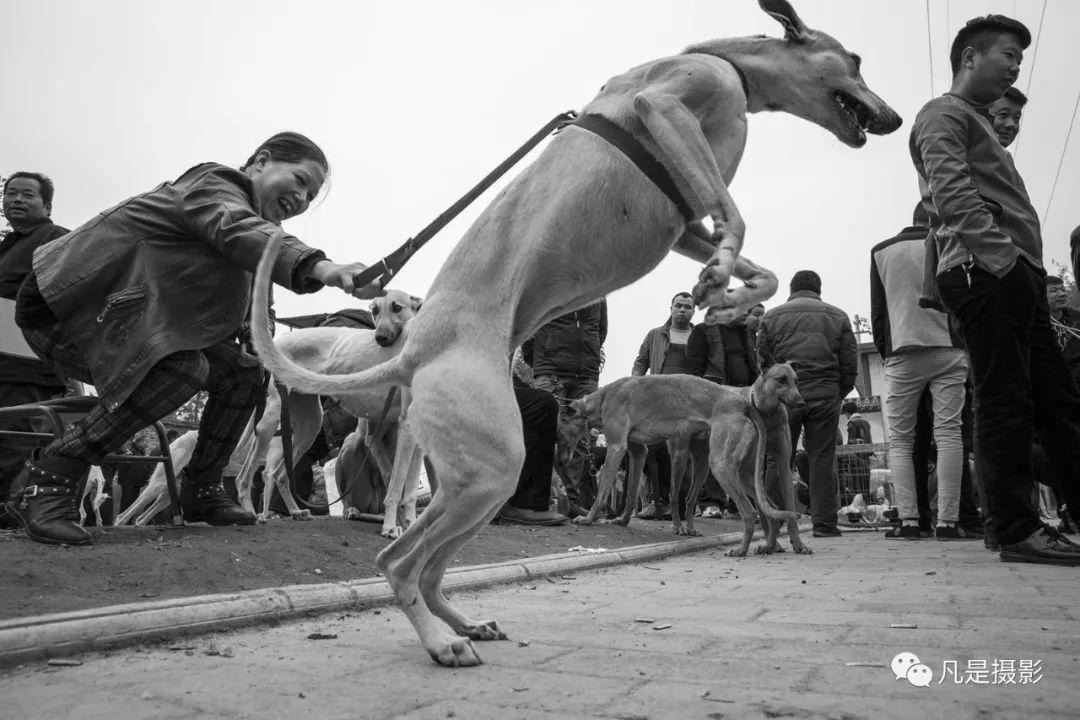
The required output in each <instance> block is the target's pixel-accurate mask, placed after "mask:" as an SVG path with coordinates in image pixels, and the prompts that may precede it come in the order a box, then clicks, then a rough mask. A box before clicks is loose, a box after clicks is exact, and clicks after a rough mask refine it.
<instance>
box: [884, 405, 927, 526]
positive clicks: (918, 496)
mask: <svg viewBox="0 0 1080 720" xmlns="http://www.w3.org/2000/svg"><path fill="white" fill-rule="evenodd" d="M933 439H934V400H933V398H932V397H930V388H927V389H926V390H925V391H923V394H922V397H921V398H920V399H919V411H918V415H917V417H916V420H915V446H914V447H913V448H912V450H911V463H912V467H913V470H914V474H915V504H916V506H917V507H918V510H919V513H918V514H919V529H921V530H925V531H927V532H930V531H932V530H933V527H934V522H933V520H934V518H933V512H932V510H931V508H930V443H931V441H932V440H933ZM889 470H890V474H891V472H892V468H891V467H890V468H889ZM894 487H895V486H894Z"/></svg>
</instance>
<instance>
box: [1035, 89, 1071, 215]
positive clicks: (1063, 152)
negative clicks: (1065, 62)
mask: <svg viewBox="0 0 1080 720" xmlns="http://www.w3.org/2000/svg"><path fill="white" fill-rule="evenodd" d="M1077 109H1080V90H1077V91H1076V102H1075V103H1073V111H1072V118H1071V119H1070V120H1069V131H1068V132H1067V133H1065V147H1063V148H1062V149H1061V157H1060V158H1058V166H1057V172H1055V173H1054V184H1053V185H1051V186H1050V199H1049V200H1047V201H1046V212H1044V213H1043V216H1042V221H1043V227H1045V226H1046V219H1047V218H1048V217H1050V207H1051V205H1053V204H1054V192H1055V191H1056V190H1057V185H1058V179H1060V178H1061V166H1062V165H1064V164H1065V155H1066V153H1067V152H1068V150H1069V138H1071V137H1072V131H1073V126H1074V125H1076V111H1077Z"/></svg>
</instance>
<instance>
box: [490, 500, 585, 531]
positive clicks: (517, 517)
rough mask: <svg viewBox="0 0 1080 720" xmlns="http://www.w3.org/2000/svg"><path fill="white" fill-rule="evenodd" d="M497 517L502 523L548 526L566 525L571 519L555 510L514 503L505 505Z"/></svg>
mask: <svg viewBox="0 0 1080 720" xmlns="http://www.w3.org/2000/svg"><path fill="white" fill-rule="evenodd" d="M497 519H498V521H499V523H500V524H502V525H541V526H546V527H550V526H553V525H565V524H566V522H567V521H568V520H569V518H568V517H566V516H565V515H562V514H561V513H557V512H555V511H554V510H528V509H526V508H518V507H514V506H513V505H503V508H502V510H500V511H499V515H498V518H497Z"/></svg>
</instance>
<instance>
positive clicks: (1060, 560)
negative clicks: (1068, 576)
mask: <svg viewBox="0 0 1080 720" xmlns="http://www.w3.org/2000/svg"><path fill="white" fill-rule="evenodd" d="M1001 561H1002V562H1027V563H1039V564H1042V565H1073V566H1078V565H1080V545H1077V544H1076V543H1074V542H1073V541H1072V540H1069V539H1068V538H1067V537H1065V536H1064V535H1062V534H1061V533H1059V532H1058V531H1057V530H1055V529H1053V528H1051V527H1045V526H1044V527H1040V528H1039V529H1038V530H1036V531H1035V532H1033V533H1031V534H1030V535H1028V536H1027V537H1026V538H1024V539H1023V540H1021V541H1020V542H1018V543H1010V544H1008V545H1002V547H1001Z"/></svg>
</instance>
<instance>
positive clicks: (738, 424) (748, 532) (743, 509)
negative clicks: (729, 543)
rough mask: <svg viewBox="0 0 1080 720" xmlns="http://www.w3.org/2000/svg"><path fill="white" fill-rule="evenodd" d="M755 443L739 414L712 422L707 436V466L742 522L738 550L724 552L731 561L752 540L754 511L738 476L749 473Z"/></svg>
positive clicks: (746, 421)
mask: <svg viewBox="0 0 1080 720" xmlns="http://www.w3.org/2000/svg"><path fill="white" fill-rule="evenodd" d="M757 442H758V437H757V432H756V430H755V428H754V424H753V423H752V422H751V421H750V419H749V418H747V417H746V416H745V415H743V414H742V413H741V412H740V413H737V414H736V413H729V414H725V415H724V416H722V417H720V418H714V421H713V426H712V433H711V435H710V436H709V465H710V466H711V467H712V472H713V476H714V477H715V478H716V479H717V481H718V482H719V483H720V485H721V486H722V487H723V488H724V491H725V492H726V493H727V495H728V497H729V498H731V500H733V501H734V502H735V507H737V508H738V509H739V515H741V516H742V519H743V538H742V543H741V544H740V545H739V547H738V548H732V549H731V550H728V552H727V554H728V555H729V556H732V557H745V556H746V552H747V550H749V549H750V541H751V540H752V539H753V537H754V520H755V518H756V514H757V510H755V509H754V505H753V503H752V502H750V498H749V496H748V495H747V494H746V485H745V480H744V479H743V477H742V476H743V474H745V473H747V472H751V470H750V467H753V466H754V465H755V458H754V456H753V455H752V453H753V451H755V450H756V448H757V446H756V443H757ZM748 466H750V467H748Z"/></svg>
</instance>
